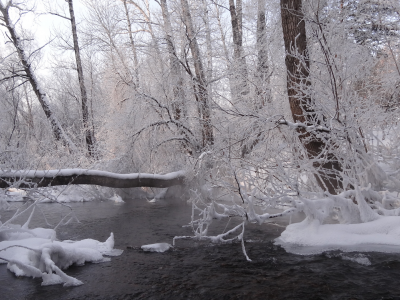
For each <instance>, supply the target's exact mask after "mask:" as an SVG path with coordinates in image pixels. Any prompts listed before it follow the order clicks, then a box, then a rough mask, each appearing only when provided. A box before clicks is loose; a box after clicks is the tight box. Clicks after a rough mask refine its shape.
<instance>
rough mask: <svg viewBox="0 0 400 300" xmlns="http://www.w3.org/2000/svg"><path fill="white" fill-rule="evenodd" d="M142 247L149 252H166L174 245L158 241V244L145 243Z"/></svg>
mask: <svg viewBox="0 0 400 300" xmlns="http://www.w3.org/2000/svg"><path fill="white" fill-rule="evenodd" d="M141 248H142V250H143V251H148V252H165V251H167V250H169V249H170V248H172V245H171V244H168V243H156V244H149V245H143V246H142V247H141Z"/></svg>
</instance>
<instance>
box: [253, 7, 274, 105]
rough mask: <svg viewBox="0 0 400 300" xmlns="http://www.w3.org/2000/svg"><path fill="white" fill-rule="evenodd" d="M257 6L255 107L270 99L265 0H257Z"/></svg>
mask: <svg viewBox="0 0 400 300" xmlns="http://www.w3.org/2000/svg"><path fill="white" fill-rule="evenodd" d="M257 4H258V7H257V33H256V34H257V45H256V47H257V70H256V78H257V79H258V80H257V81H256V94H257V98H258V99H257V103H256V107H262V106H264V105H265V102H266V101H271V99H270V98H271V92H270V87H269V83H270V82H269V76H270V74H269V68H268V48H267V36H266V35H267V34H266V31H267V30H266V27H267V24H266V19H265V12H266V11H265V4H266V0H258V3H257Z"/></svg>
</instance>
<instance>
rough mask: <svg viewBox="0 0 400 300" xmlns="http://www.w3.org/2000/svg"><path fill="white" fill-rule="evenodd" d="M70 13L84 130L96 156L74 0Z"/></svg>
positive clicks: (90, 151) (92, 152) (89, 149)
mask: <svg viewBox="0 0 400 300" xmlns="http://www.w3.org/2000/svg"><path fill="white" fill-rule="evenodd" d="M68 6H69V15H70V20H71V29H72V38H73V42H74V51H75V60H76V70H77V72H78V80H79V88H80V90H81V106H82V123H83V130H84V133H85V141H86V146H87V149H88V153H89V155H90V156H91V157H94V156H95V150H94V144H95V138H94V132H93V130H92V129H91V128H90V126H89V108H88V97H87V92H86V86H85V79H84V76H83V68H82V60H81V54H80V48H79V43H78V34H77V31H76V21H75V14H74V6H73V2H72V0H68Z"/></svg>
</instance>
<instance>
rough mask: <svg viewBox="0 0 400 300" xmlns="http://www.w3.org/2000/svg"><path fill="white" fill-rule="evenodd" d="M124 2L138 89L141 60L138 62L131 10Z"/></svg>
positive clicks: (123, 0)
mask: <svg viewBox="0 0 400 300" xmlns="http://www.w3.org/2000/svg"><path fill="white" fill-rule="evenodd" d="M122 2H123V3H124V9H125V15H126V22H127V25H128V34H129V41H130V42H131V49H132V53H133V62H134V66H135V84H136V88H138V87H139V60H138V56H137V51H136V45H135V40H134V39H133V33H132V22H131V18H130V16H129V10H128V5H127V4H126V0H122Z"/></svg>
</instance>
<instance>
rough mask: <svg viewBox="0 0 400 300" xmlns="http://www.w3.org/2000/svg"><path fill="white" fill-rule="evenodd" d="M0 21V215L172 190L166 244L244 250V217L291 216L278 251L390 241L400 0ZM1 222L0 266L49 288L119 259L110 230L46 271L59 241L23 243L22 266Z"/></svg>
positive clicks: (110, 8) (16, 3) (91, 10)
mask: <svg viewBox="0 0 400 300" xmlns="http://www.w3.org/2000/svg"><path fill="white" fill-rule="evenodd" d="M0 25H1V26H0V28H1V37H0V42H1V43H0V188H2V190H1V191H0V208H2V209H4V210H7V209H10V207H11V204H10V203H13V201H14V200H15V199H14V198H13V197H16V198H18V199H24V200H23V201H27V205H25V206H22V208H20V210H18V212H17V213H16V215H19V214H22V213H27V216H29V212H31V211H32V209H33V211H34V209H35V206H36V205H38V204H39V203H40V201H42V200H43V197H45V198H46V197H47V198H48V199H47V198H46V199H47V200H46V201H54V202H56V201H57V197H54V193H53V194H52V195H53V196H52V197H50V196H46V195H48V194H51V192H49V190H50V191H51V189H52V188H50V187H54V186H75V185H93V186H94V185H96V186H99V187H98V188H97V190H96V191H98V193H99V195H101V194H102V193H103V195H108V196H107V197H109V196H110V195H111V196H112V195H114V196H115V197H119V196H118V195H119V194H120V190H121V189H124V190H125V195H126V193H130V195H131V196H132V197H133V196H134V195H135V193H136V191H137V190H139V189H140V190H141V191H150V189H156V190H157V191H159V196H158V197H162V196H163V194H164V193H165V192H166V190H165V188H169V187H172V186H182V187H183V190H184V193H185V194H187V197H188V199H189V200H188V202H190V205H191V206H192V211H193V213H192V217H191V222H190V224H189V225H190V226H191V228H192V233H193V235H191V236H186V235H184V236H177V237H175V238H174V242H175V241H177V240H179V239H189V240H207V241H210V242H213V243H221V244H226V243H231V242H233V241H239V242H240V243H241V245H242V249H243V250H242V251H243V255H244V257H245V259H247V260H248V261H251V257H249V256H248V254H247V253H246V247H245V242H244V238H243V236H244V234H245V229H246V226H247V224H249V223H255V224H260V225H261V224H264V223H267V222H270V221H271V220H273V219H275V218H280V217H282V216H288V217H290V215H292V214H294V213H303V214H304V215H305V219H304V220H303V221H302V222H299V223H293V224H290V225H288V226H287V227H286V230H285V231H283V232H282V234H281V236H280V237H279V238H278V239H277V240H276V244H277V245H281V246H283V247H284V248H285V249H286V250H287V251H289V252H290V251H292V252H293V251H294V252H295V250H293V249H294V248H293V246H296V247H297V246H299V245H300V246H312V247H314V246H315V247H319V248H318V249H319V250H317V252H318V251H319V252H322V251H324V249H326V247H329V248H332V247H333V248H335V249H342V248H343V247H349V246H360V245H364V246H365V247H366V248H368V245H372V246H373V247H376V246H378V247H381V248H382V249H385V247H386V249H388V247H392V248H390V249H392V250H390V251H395V252H399V250H393V249H394V248H393V247H394V246H397V247H398V246H399V245H400V240H399V235H400V226H399V224H400V223H399V220H400V217H399V215H400V198H399V192H400V173H399V167H400V131H398V124H397V123H398V121H399V108H400V44H399V42H400V27H399V26H400V3H399V1H397V0H279V1H278V0H268V1H267V0H168V1H167V0H75V1H73V0H66V1H61V0H48V1H46V0H43V1H34V0H0ZM161 188H164V189H163V190H159V189H161ZM21 195H22V196H23V197H21ZM160 195H161V196H160ZM125 197H126V196H125ZM155 198H157V197H155ZM13 199H14V200H13ZM124 199H125V198H124ZM33 211H32V214H33ZM0 212H1V211H0ZM71 216H72V217H71ZM71 216H70V217H71V218H72V219H73V214H72V215H71ZM230 219H232V220H236V221H235V222H233V223H234V225H233V224H232V226H231V227H230V228H229V230H226V231H225V232H221V233H220V234H218V235H210V234H209V233H208V229H209V227H210V226H211V225H212V224H213V223H214V222H222V221H224V220H225V222H226V220H230ZM3 221H4V220H3ZM66 221H67V219H65V220H63V222H64V223H67V222H66ZM12 222H13V219H10V220H8V221H4V223H1V222H0V245H1V243H2V238H1V237H2V236H3V235H5V234H10V235H13V236H14V238H12V239H11V238H10V240H7V241H6V242H7V243H9V244H4V245H2V247H1V248H3V249H0V262H1V260H3V262H7V263H8V265H9V269H10V270H12V271H13V272H14V273H16V274H17V275H18V274H26V275H28V276H33V277H42V278H43V282H46V284H52V282H53V283H54V282H55V283H59V282H64V283H65V284H67V285H78V284H80V283H79V282H78V281H75V279H71V278H69V277H68V275H66V274H65V273H64V272H63V271H61V269H63V268H65V267H68V266H69V265H71V264H72V263H78V262H80V261H82V260H83V261H85V260H86V261H101V260H102V259H104V258H103V257H102V254H105V255H107V253H108V254H109V255H118V254H120V252H119V251H117V249H113V247H114V240H113V236H112V235H111V237H110V239H109V240H107V242H105V243H104V244H102V245H101V247H100V246H99V247H100V248H101V249H103V248H104V249H106V250H104V249H103V250H101V249H100V248H96V247H97V246H93V247H94V248H93V249H96V250H93V249H92V250H91V252H90V251H89V250H87V249H86V248H79V249H81V251H82V252H81V255H80V256H79V255H78V257H75V258H73V259H66V261H65V262H64V263H61V265H60V264H59V265H58V266H57V265H56V264H55V263H54V262H53V261H52V257H53V256H52V255H53V254H54V253H60V251H67V250H65V249H64V250H60V249H61V248H62V247H65V246H62V244H60V245H58V246H57V247H59V248H57V247H56V246H51V247H50V246H42V248H40V251H41V252H40V251H39V250H37V249H36V248H35V249H36V250H35V251H36V252H37V251H39V252H38V253H41V254H38V255H41V256H42V260H43V261H42V263H39V265H36V266H34V263H31V262H27V261H26V260H24V259H22V260H18V259H17V258H15V257H14V258H8V256H7V255H6V254H4V253H8V252H7V251H3V250H5V249H6V247H7V249H9V248H10V247H14V246H13V245H14V244H15V243H14V244H13V241H14V240H19V239H22V238H23V237H24V238H26V236H25V235H23V234H27V232H29V230H31V229H28V223H29V222H27V223H26V224H25V225H23V226H22V227H21V226H20V227H15V226H16V225H12V224H11V223H12ZM68 222H69V221H68ZM11 225H12V226H11ZM10 226H11V227H10ZM13 226H14V227H13ZM32 230H33V229H32ZM22 231H24V233H21V232H22ZM36 234H38V235H37V236H41V235H44V236H43V238H44V237H45V238H46V239H49V238H50V237H49V236H48V234H49V232H47V231H46V232H44V233H43V232H42V231H41V232H40V233H36ZM51 234H53V232H50V235H51ZM54 234H55V233H54ZM15 236H20V237H19V238H16V237H15ZM51 239H53V238H51ZM82 243H84V242H83V241H82ZM88 243H89V242H88ZM90 243H95V242H93V241H91V242H90ZM171 243H172V241H171ZM24 245H25V244H24ZM24 245H22V244H21V245H19V246H15V247H25V248H24V251H26V250H29V251H33V250H32V247H33V246H29V247H31V248H29V247H28V246H26V245H25V246H24ZM30 245H31V244H30ZM43 245H48V244H43ZM3 246H4V247H3ZM77 247H78V246H77ZM27 248H29V249H27ZM38 249H39V248H38ZM76 249H78V248H76ZM82 249H85V250H82ZM99 249H100V250H99ZM296 249H297V248H296ZM374 249H376V248H374ZM76 251H78V250H76ZM95 251H97V252H96V253H95ZM296 251H297V250H296ZM313 251H315V250H313ZM387 251H389V250H387ZM44 253H45V254H44ZM52 253H53V254H52ZM46 255H47V256H46ZM18 268H19V269H18ZM17 269H18V270H17ZM53 271H54V272H55V273H56V274H57V276H59V277H57V278H56V277H51V278H50V277H49V276H50V275H43V274H45V273H46V272H47V273H46V274H52V272H53ZM46 276H47V277H46ZM54 276H56V275H55V274H54Z"/></svg>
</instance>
